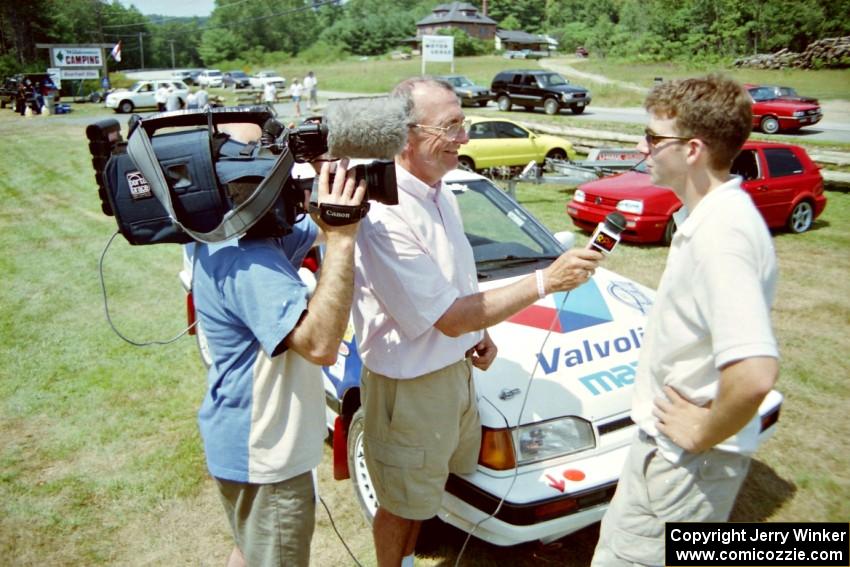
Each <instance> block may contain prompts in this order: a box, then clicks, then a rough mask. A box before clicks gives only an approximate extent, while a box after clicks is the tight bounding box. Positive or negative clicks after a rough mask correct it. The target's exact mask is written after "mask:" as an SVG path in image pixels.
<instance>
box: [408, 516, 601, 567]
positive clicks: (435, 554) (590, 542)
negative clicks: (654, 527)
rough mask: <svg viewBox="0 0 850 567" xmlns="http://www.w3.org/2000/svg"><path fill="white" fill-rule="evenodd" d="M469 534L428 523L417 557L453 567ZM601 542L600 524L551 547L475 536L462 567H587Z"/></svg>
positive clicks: (437, 523)
mask: <svg viewBox="0 0 850 567" xmlns="http://www.w3.org/2000/svg"><path fill="white" fill-rule="evenodd" d="M466 536H467V534H466V533H465V532H461V531H460V530H458V529H456V528H454V527H453V526H450V525H448V524H445V523H443V522H441V521H439V520H436V519H434V520H428V521H427V522H425V523H424V524H423V526H422V532H421V534H420V536H419V541H418V542H417V544H416V555H417V556H419V557H429V558H432V559H434V560H436V561H437V563H435V565H437V566H438V567H454V565H455V562H456V561H457V554H458V553H459V552H460V550H461V548H462V547H463V544H464V541H466ZM598 539H599V524H598V523H596V524H593V525H591V526H588V527H586V528H584V529H582V530H579V531H577V532H575V533H574V534H570V535H568V536H566V537H563V538H561V539H558V540H555V541H553V542H552V543H549V544H543V543H540V542H539V541H533V542H529V543H523V544H520V545H514V546H510V547H499V546H496V545H491V544H489V543H486V542H484V541H481V540H479V539H476V538H475V537H472V538H470V540H469V543H468V544H467V545H466V549H465V550H464V552H463V557H461V560H460V563H459V565H461V566H465V567H470V566H475V567H484V566H493V567H495V566H497V565H511V566H512V567H523V566H527V567H546V566H548V565H558V566H560V567H585V566H587V565H590V560H591V558H592V557H593V550H594V549H595V548H596V542H597V540H598Z"/></svg>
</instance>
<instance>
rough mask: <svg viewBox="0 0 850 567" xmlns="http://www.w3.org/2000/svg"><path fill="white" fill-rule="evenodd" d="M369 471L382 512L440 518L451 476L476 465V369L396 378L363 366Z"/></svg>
mask: <svg viewBox="0 0 850 567" xmlns="http://www.w3.org/2000/svg"><path fill="white" fill-rule="evenodd" d="M360 384H361V390H360V395H361V398H362V400H363V411H364V413H365V423H364V434H365V436H364V452H365V458H366V466H367V468H368V469H369V475H370V476H371V477H372V481H373V483H374V486H375V492H376V494H377V496H378V502H379V503H380V505H381V507H382V508H384V509H386V510H387V511H389V512H391V513H393V514H394V515H396V516H399V517H401V518H405V519H408V520H427V519H428V518H431V517H433V516H435V515H436V514H437V511H438V510H439V509H440V504H441V502H442V497H443V488H444V487H445V485H446V480H447V479H448V477H449V472H455V473H470V472H473V471H474V470H475V468H476V466H477V463H478V452H479V449H480V446H481V421H480V420H479V417H478V406H477V405H476V399H475V384H474V382H473V379H472V364H471V363H470V361H469V360H468V359H464V360H461V361H459V362H456V363H455V364H452V365H450V366H447V367H446V368H442V369H440V370H437V371H434V372H431V373H429V374H424V375H422V376H418V377H416V378H412V379H406V380H398V379H394V378H388V377H386V376H382V375H380V374H375V373H374V372H371V371H370V370H369V369H367V368H366V367H365V366H364V367H363V375H362V377H361V380H360Z"/></svg>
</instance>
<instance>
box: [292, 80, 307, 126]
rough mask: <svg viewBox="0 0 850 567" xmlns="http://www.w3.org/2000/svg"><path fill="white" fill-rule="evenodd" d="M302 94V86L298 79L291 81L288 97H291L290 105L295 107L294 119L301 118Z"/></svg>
mask: <svg viewBox="0 0 850 567" xmlns="http://www.w3.org/2000/svg"><path fill="white" fill-rule="evenodd" d="M303 92H304V86H303V85H302V84H301V81H299V80H298V79H292V84H291V85H289V95H290V96H291V97H292V103H293V104H294V105H295V117H296V118H299V117H300V116H301V94H302V93H303Z"/></svg>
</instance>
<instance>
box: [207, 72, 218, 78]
mask: <svg viewBox="0 0 850 567" xmlns="http://www.w3.org/2000/svg"><path fill="white" fill-rule="evenodd" d="M220 76H221V71H207V77H220Z"/></svg>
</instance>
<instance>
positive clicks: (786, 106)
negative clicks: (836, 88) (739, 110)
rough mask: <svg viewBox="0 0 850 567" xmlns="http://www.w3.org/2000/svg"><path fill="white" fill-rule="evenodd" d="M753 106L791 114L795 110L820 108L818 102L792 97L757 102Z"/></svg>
mask: <svg viewBox="0 0 850 567" xmlns="http://www.w3.org/2000/svg"><path fill="white" fill-rule="evenodd" d="M753 106H755V107H757V108H758V109H760V110H765V109H770V110H774V111H785V112H788V113H789V114H790V113H792V112H794V111H795V110H817V109H819V108H820V106H818V105H817V104H811V103H808V102H800V101H797V100H795V99H792V98H774V99H771V100H765V101H762V102H756V103H754V104H753Z"/></svg>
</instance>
